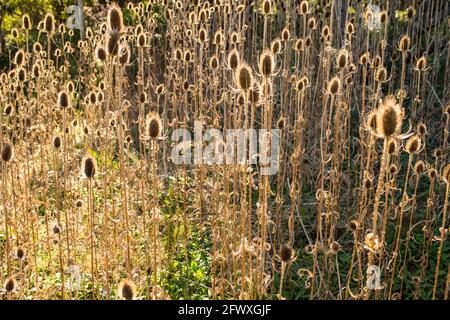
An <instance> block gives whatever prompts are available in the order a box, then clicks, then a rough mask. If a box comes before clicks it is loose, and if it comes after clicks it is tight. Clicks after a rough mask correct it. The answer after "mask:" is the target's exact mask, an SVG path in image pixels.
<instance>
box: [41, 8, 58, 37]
mask: <svg viewBox="0 0 450 320" xmlns="http://www.w3.org/2000/svg"><path fill="white" fill-rule="evenodd" d="M43 27H44V31H45V32H47V33H48V34H52V33H53V32H55V18H54V17H53V15H52V14H51V13H47V14H46V15H45V17H44V25H43Z"/></svg>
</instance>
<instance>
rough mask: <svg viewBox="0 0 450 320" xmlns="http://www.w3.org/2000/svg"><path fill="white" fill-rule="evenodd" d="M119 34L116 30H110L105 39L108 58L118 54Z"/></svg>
mask: <svg viewBox="0 0 450 320" xmlns="http://www.w3.org/2000/svg"><path fill="white" fill-rule="evenodd" d="M119 40H120V34H119V32H118V31H117V30H111V31H110V32H109V33H108V37H107V39H106V52H107V53H108V56H110V57H114V56H117V55H118V54H119Z"/></svg>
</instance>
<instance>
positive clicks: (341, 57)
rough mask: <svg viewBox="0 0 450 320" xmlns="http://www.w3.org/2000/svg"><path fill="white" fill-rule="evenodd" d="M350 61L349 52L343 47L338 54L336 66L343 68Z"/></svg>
mask: <svg viewBox="0 0 450 320" xmlns="http://www.w3.org/2000/svg"><path fill="white" fill-rule="evenodd" d="M348 62H349V53H348V51H347V50H346V49H342V50H340V51H339V53H338V55H337V56H336V66H337V67H338V68H339V69H343V68H345V67H346V66H347V64H348Z"/></svg>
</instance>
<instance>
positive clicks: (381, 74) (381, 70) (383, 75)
mask: <svg viewBox="0 0 450 320" xmlns="http://www.w3.org/2000/svg"><path fill="white" fill-rule="evenodd" d="M386 79H387V70H386V68H385V67H383V66H379V67H378V68H377V71H376V73H375V80H376V81H377V82H378V83H384V82H386Z"/></svg>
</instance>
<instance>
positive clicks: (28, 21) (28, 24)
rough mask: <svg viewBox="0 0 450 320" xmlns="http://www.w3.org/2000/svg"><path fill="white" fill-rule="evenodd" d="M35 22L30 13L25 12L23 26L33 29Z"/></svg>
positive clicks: (26, 28)
mask: <svg viewBox="0 0 450 320" xmlns="http://www.w3.org/2000/svg"><path fill="white" fill-rule="evenodd" d="M32 26H33V23H32V22H31V18H30V16H29V15H28V14H24V15H23V17H22V27H23V28H24V29H25V30H31V28H32Z"/></svg>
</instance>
